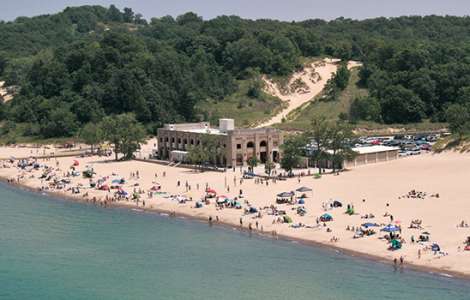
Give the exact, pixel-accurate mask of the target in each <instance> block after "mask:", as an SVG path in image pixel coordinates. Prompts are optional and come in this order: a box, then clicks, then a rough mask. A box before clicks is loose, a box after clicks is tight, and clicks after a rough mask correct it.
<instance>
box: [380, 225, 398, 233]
mask: <svg viewBox="0 0 470 300" xmlns="http://www.w3.org/2000/svg"><path fill="white" fill-rule="evenodd" d="M399 230H400V228H398V226H395V225H392V224H389V225H387V226H385V227H384V228H382V231H385V232H396V231H399Z"/></svg>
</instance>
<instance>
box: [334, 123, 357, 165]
mask: <svg viewBox="0 0 470 300" xmlns="http://www.w3.org/2000/svg"><path fill="white" fill-rule="evenodd" d="M353 137H354V134H353V131H352V127H351V125H349V124H347V123H346V122H343V121H338V122H336V123H335V124H332V125H331V127H330V128H329V130H328V150H329V151H331V155H330V158H331V161H332V165H333V172H335V171H336V169H337V168H343V165H344V161H346V160H351V159H353V158H354V157H355V156H356V152H354V151H353V150H352V148H351V141H352V139H353Z"/></svg>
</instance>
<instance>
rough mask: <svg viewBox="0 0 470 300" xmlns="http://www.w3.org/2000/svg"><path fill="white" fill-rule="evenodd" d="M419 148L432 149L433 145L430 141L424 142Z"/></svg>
mask: <svg viewBox="0 0 470 300" xmlns="http://www.w3.org/2000/svg"><path fill="white" fill-rule="evenodd" d="M419 148H420V149H421V150H424V151H430V150H431V145H430V144H428V143H424V144H421V145H419Z"/></svg>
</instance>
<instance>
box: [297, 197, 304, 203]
mask: <svg viewBox="0 0 470 300" xmlns="http://www.w3.org/2000/svg"><path fill="white" fill-rule="evenodd" d="M297 203H298V204H305V200H304V198H300V199H299V201H297Z"/></svg>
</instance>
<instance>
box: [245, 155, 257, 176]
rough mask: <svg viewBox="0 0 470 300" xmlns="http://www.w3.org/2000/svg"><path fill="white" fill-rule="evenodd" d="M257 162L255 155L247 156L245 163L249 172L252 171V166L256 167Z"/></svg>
mask: <svg viewBox="0 0 470 300" xmlns="http://www.w3.org/2000/svg"><path fill="white" fill-rule="evenodd" d="M258 163H259V160H258V158H257V157H256V156H255V155H253V156H252V157H250V158H248V160H247V164H248V167H249V169H250V171H251V172H253V170H254V168H256V166H258Z"/></svg>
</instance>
